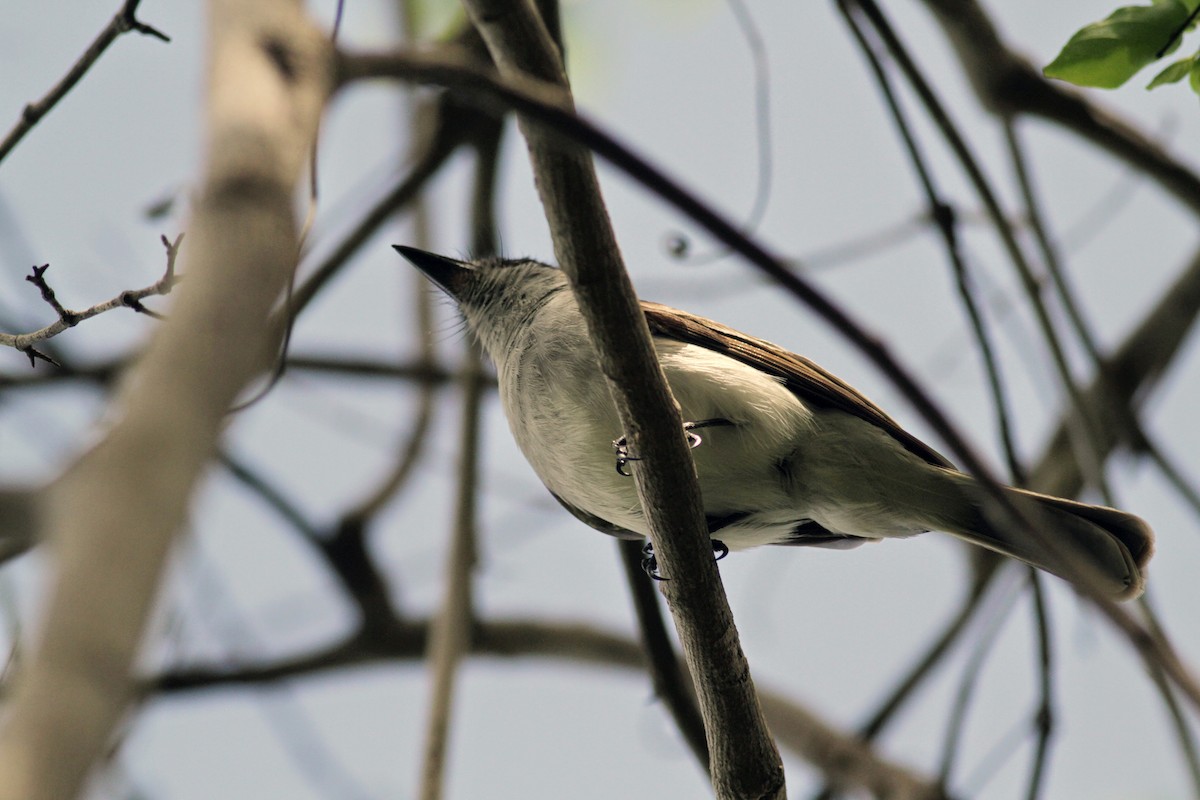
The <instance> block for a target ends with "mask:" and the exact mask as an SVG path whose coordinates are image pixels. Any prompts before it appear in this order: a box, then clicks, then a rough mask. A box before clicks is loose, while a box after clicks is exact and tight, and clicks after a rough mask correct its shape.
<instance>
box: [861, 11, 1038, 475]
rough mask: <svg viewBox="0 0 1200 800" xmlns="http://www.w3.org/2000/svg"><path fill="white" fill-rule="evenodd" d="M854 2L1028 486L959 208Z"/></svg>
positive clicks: (1005, 443) (1003, 430)
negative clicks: (963, 241) (965, 249)
mask: <svg viewBox="0 0 1200 800" xmlns="http://www.w3.org/2000/svg"><path fill="white" fill-rule="evenodd" d="M851 3H853V0H839V2H838V9H839V10H840V11H841V12H842V17H843V18H844V19H845V20H846V24H847V26H848V27H849V28H850V32H851V33H852V34H853V36H854V39H855V41H856V42H857V43H858V47H859V50H860V51H861V52H862V54H863V57H864V58H866V59H867V63H868V64H869V65H870V67H871V72H872V74H873V75H874V77H875V82H876V84H877V85H878V86H879V90H880V91H881V92H882V93H883V97H884V101H885V102H886V103H887V107H888V110H889V111H890V112H891V116H892V122H893V123H894V124H895V126H896V130H897V132H898V133H899V134H900V138H901V139H902V140H903V142H904V147H905V150H906V151H907V152H908V157H909V161H910V162H912V166H913V169H914V170H915V171H916V173H917V179H918V181H919V183H920V184H921V191H922V192H923V193H924V194H925V202H926V204H927V207H928V211H927V213H928V214H929V218H930V220H931V221H932V222H933V223H934V225H935V226H936V227H937V230H938V232H939V233H940V234H941V237H942V243H943V245H944V246H945V249H946V255H947V256H948V257H949V259H950V266H951V269H952V271H953V273H954V282H955V285H956V286H957V287H958V296H959V299H960V300H961V301H962V306H963V310H964V311H965V312H966V314H967V319H968V320H970V323H971V330H972V331H973V332H974V334H975V343H976V345H977V346H978V347H979V355H980V358H981V359H982V360H983V366H984V374H985V375H986V376H987V382H988V389H989V390H990V392H991V396H992V407H993V410H994V413H995V416H996V430H997V431H998V432H999V434H1000V445H1001V449H1002V450H1003V452H1004V458H1005V461H1006V462H1007V465H1008V472H1009V476H1010V477H1011V479H1012V480H1013V481H1014V482H1015V483H1016V484H1018V485H1019V484H1022V483H1024V482H1025V471H1024V468H1023V467H1022V466H1021V461H1020V459H1019V458H1018V457H1017V448H1016V445H1015V444H1014V443H1013V433H1012V430H1013V425H1012V413H1011V411H1010V410H1009V405H1008V395H1007V393H1006V392H1005V390H1004V381H1003V379H1002V378H1001V376H1000V365H999V363H998V362H997V360H996V352H995V348H994V347H993V345H992V337H991V334H990V333H989V332H988V329H987V325H986V323H985V322H984V319H983V314H982V313H981V312H980V310H979V304H978V303H976V302H975V293H974V290H973V288H972V287H973V284H972V282H971V276H970V274H969V273H968V270H967V262H966V259H965V258H964V257H963V253H962V248H961V247H960V246H959V241H958V223H957V219H956V216H955V213H954V209H953V208H952V207H951V206H950V204H949V203H947V202H946V201H945V200H943V199H942V197H941V193H940V192H939V191H938V188H937V186H936V185H935V184H934V180H933V174H932V172H931V171H930V168H929V166H928V165H927V164H926V161H925V156H924V154H923V153H922V152H921V148H920V145H918V143H917V140H916V134H915V132H914V131H913V129H912V126H911V125H910V123H909V121H908V118H907V117H906V116H905V113H904V109H903V107H902V106H901V105H900V101H899V98H897V97H896V93H895V91H894V90H893V89H892V82H891V79H890V78H889V77H888V74H887V71H886V70H885V69H884V67H883V63H882V62H881V61H880V59H879V56H878V55H877V54H876V53H875V48H874V47H872V45H871V43H870V42H868V41H867V38H866V36H865V34H864V32H863V30H862V28H861V26H860V25H859V23H858V20H856V19H855V18H854V13H853V11H852V10H851V8H850V5H851Z"/></svg>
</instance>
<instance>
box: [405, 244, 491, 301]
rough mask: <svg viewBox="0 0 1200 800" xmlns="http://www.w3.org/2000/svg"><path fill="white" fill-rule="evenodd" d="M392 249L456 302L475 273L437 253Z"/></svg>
mask: <svg viewBox="0 0 1200 800" xmlns="http://www.w3.org/2000/svg"><path fill="white" fill-rule="evenodd" d="M392 247H393V248H394V249H395V250H396V252H397V253H399V254H400V255H402V256H404V257H405V258H407V259H408V260H409V261H411V262H412V265H413V266H414V267H416V268H417V269H419V270H421V272H424V273H425V275H426V277H428V278H429V280H431V281H433V282H434V283H436V284H437V285H438V286H440V287H442V289H443V290H444V291H445V292H446V294H448V295H450V296H451V297H453V298H455V299H456V300H457V299H458V298H459V296H460V295H461V294H462V291H463V289H465V288H466V286H467V282H468V281H469V280H470V278H471V273H472V272H474V271H475V270H474V268H473V267H472V266H471V265H470V264H467V263H466V262H463V261H455V260H454V259H453V258H446V257H445V256H439V255H438V254H437V253H427V252H425V251H424V250H418V249H417V248H415V247H405V246H404V245H400V244H394V245H392Z"/></svg>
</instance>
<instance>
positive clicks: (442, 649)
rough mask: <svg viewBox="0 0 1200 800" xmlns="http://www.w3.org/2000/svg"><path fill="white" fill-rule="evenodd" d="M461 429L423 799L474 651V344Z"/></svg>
mask: <svg viewBox="0 0 1200 800" xmlns="http://www.w3.org/2000/svg"><path fill="white" fill-rule="evenodd" d="M462 374H463V409H462V433H461V437H460V439H459V469H458V482H457V483H458V499H457V501H456V503H455V514H454V534H453V538H452V539H451V543H450V552H449V554H448V556H447V559H446V575H445V594H444V595H443V599H442V608H441V611H440V612H439V613H438V615H437V618H436V619H435V620H434V621H433V624H432V627H431V629H430V632H429V643H428V651H427V660H428V662H429V670H430V672H431V673H432V676H433V681H432V683H433V685H432V686H431V687H430V692H429V695H430V701H429V709H428V715H427V716H426V718H425V738H424V743H425V744H424V748H423V752H422V755H421V784H420V788H419V790H418V796H419V797H420V798H421V800H438V798H440V797H442V795H443V791H442V777H443V775H444V774H445V770H446V743H447V740H448V738H449V733H450V714H451V708H452V705H453V700H454V687H455V683H456V678H457V675H458V666H459V664H460V662H461V661H462V658H463V656H464V655H466V654H467V652H469V650H470V631H471V627H472V617H473V614H472V610H471V605H472V600H471V595H472V592H471V573H472V571H473V570H474V568H475V562H476V546H475V538H476V534H475V526H476V511H475V506H476V500H477V498H478V494H479V492H478V481H479V426H480V416H481V415H480V406H481V401H482V399H483V384H482V381H481V380H480V378H481V376H482V359H481V356H480V355H479V353H478V352H477V351H476V348H475V347H474V346H472V347H471V348H470V350H469V352H468V354H467V356H466V363H465V365H464V367H463V373H462Z"/></svg>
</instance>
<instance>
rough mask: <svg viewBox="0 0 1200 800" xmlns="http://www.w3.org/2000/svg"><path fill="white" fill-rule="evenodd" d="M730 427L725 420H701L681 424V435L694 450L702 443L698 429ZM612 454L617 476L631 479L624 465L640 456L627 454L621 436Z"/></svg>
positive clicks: (627, 451)
mask: <svg viewBox="0 0 1200 800" xmlns="http://www.w3.org/2000/svg"><path fill="white" fill-rule="evenodd" d="M732 425H733V423H732V422H730V421H729V420H727V419H721V418H717V419H702V420H700V421H698V422H685V423H683V433H684V435H685V436H687V440H688V447H691V448H692V449H693V450H694V449H696V448H697V447H699V446H700V445H701V444H702V443H703V442H704V440H703V439H702V438H701V437H700V434H698V433H696V431H697V430H699V429H700V428H715V427H727V426H732ZM613 452H614V453H615V454H616V456H617V473H618V474H619V475H624V476H625V477H626V478H632V477H633V473H632V472H626V471H625V465H626V464H628V463H629V462H630V461H641V460H642V458H641V456H634V455H630V454H629V442H628V440H627V439H626V437H624V436H622V437H621V438H620V439H613Z"/></svg>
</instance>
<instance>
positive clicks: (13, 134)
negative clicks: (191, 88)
mask: <svg viewBox="0 0 1200 800" xmlns="http://www.w3.org/2000/svg"><path fill="white" fill-rule="evenodd" d="M141 2H142V0H125V4H124V5H123V6H121V10H120V11H118V12H117V13H116V16H114V17H113V18H112V19H111V20H110V21H109V23H108V25H106V26H105V27H104V30H102V31H100V34H99V35H98V36H97V37H96V39H95V40H94V41H93V42H92V43H91V44H90V45H89V46H88V49H87V50H85V51H84V52H83V55H81V56H80V57H79V60H78V61H76V62H75V63H74V64H73V65H72V66H71V69H70V70H68V71H67V74H66V75H65V76H63V79H62V80H60V81H59V82H58V83H57V84H55V86H54V88H53V89H51V90H50V91H49V92H48V93H47V94H46V96H45V97H43V98H42V99H41V100H38V101H36V102H33V103H29V104H28V105H26V106H25V108H24V109H22V110H21V119H19V120H18V121H17V124H16V125H14V126H13V128H12V130H10V131H9V132H8V134H7V135H6V136H5V137H4V140H3V141H0V161H3V160H4V157H5V156H7V155H8V154H9V153H10V152H11V151H12V149H13V148H14V147H16V146H17V144H18V143H19V142H20V141H21V140H22V139H23V138H25V134H27V133H29V131H31V130H33V126H34V125H37V124H38V122H39V121H40V120H41V119H42V117H44V116H46V114H48V113H49V112H50V109H52V108H54V107H55V106H56V105H58V101H59V100H62V99H63V98H64V97H66V96H67V92H69V91H71V89H73V88H74V87H75V84H77V83H79V79H80V78H82V77H83V76H84V74H85V73H87V71H88V70H89V69H91V68H92V65H93V64H95V63H96V61H97V60H99V58H100V56H101V55H102V54H103V53H104V51H105V50H107V49H108V46H109V45H110V44H112V43H113V42H115V41H116V40H117V37H118V36H120V35H121V34H122V33H128V32H129V31H137V32H138V33H142V34H146V35H148V36H153V37H154V38H156V39H161V40H162V41H164V42H170V41H171V37H169V36H167V35H166V34H165V33H163V32H162V31H160V30H158V29H157V28H154V27H152V26H150V25H147V24H146V23H144V22H142V21H140V20H139V19H138V18H137V16H136V12H137V7H138V6H139V5H141Z"/></svg>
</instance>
